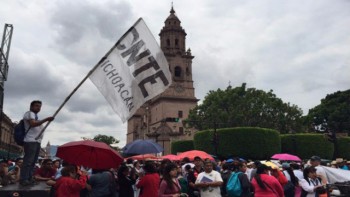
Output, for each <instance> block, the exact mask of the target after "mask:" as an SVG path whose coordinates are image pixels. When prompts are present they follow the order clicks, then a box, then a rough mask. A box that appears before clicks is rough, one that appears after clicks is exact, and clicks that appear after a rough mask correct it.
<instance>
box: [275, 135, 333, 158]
mask: <svg viewBox="0 0 350 197" xmlns="http://www.w3.org/2000/svg"><path fill="white" fill-rule="evenodd" d="M281 145H282V152H283V153H290V154H294V155H297V156H299V157H300V158H301V159H309V158H310V157H311V156H313V155H317V156H320V157H321V158H323V159H332V156H333V152H334V146H333V144H332V143H331V142H329V141H328V140H327V139H326V138H325V137H324V135H322V134H310V133H302V134H285V135H281Z"/></svg>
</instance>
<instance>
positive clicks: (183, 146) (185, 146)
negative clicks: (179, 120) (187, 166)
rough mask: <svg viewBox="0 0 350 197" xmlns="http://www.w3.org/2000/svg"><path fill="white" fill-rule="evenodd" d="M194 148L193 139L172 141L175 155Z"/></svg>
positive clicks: (172, 151) (172, 149)
mask: <svg viewBox="0 0 350 197" xmlns="http://www.w3.org/2000/svg"><path fill="white" fill-rule="evenodd" d="M193 149H194V147H193V140H180V141H174V142H172V143H171V153H172V154H174V155H176V154H177V153H179V152H185V151H189V150H193Z"/></svg>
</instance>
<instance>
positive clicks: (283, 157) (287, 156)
mask: <svg viewBox="0 0 350 197" xmlns="http://www.w3.org/2000/svg"><path fill="white" fill-rule="evenodd" d="M271 159H278V160H283V161H301V159H300V158H299V157H298V156H295V155H291V154H287V153H280V154H274V155H273V156H272V157H271Z"/></svg>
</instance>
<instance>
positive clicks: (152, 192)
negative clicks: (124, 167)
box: [136, 173, 160, 197]
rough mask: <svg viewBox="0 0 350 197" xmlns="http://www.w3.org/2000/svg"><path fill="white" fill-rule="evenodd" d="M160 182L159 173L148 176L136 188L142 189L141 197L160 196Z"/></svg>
mask: <svg viewBox="0 0 350 197" xmlns="http://www.w3.org/2000/svg"><path fill="white" fill-rule="evenodd" d="M159 182H160V177H159V174H158V173H152V174H146V175H145V176H144V177H142V178H141V180H140V181H139V182H138V183H137V184H136V187H137V188H140V189H141V191H140V196H139V197H151V196H158V190H159Z"/></svg>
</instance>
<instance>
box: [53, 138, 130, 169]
mask: <svg viewBox="0 0 350 197" xmlns="http://www.w3.org/2000/svg"><path fill="white" fill-rule="evenodd" d="M56 156H57V157H59V158H61V159H63V160H65V161H67V162H68V163H71V164H75V165H82V166H85V167H90V168H92V169H109V168H115V167H117V166H118V165H119V164H121V163H122V162H123V157H122V156H121V155H120V154H119V153H118V152H117V151H115V150H113V149H112V148H111V147H109V146H108V145H107V144H105V143H103V142H96V141H92V140H83V141H75V142H68V143H66V144H63V145H61V146H59V147H58V148H57V153H56Z"/></svg>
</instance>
